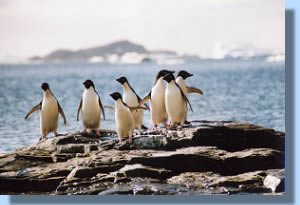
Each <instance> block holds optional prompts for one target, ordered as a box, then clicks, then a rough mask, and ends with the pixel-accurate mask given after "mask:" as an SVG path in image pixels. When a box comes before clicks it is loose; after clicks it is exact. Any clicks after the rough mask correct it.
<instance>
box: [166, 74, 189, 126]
mask: <svg viewBox="0 0 300 205" xmlns="http://www.w3.org/2000/svg"><path fill="white" fill-rule="evenodd" d="M163 79H164V80H165V81H167V83H168V84H167V88H166V92H165V103H166V110H167V113H168V117H169V119H170V122H171V126H172V127H174V126H176V125H183V124H184V122H185V118H186V114H187V110H188V107H187V104H189V106H190V108H191V110H192V111H193V108H192V106H191V104H190V102H189V100H188V99H187V97H186V96H185V94H184V93H183V91H182V90H181V88H180V86H179V85H178V84H177V83H176V82H175V77H174V75H173V74H171V73H169V74H168V75H166V76H164V78H163Z"/></svg>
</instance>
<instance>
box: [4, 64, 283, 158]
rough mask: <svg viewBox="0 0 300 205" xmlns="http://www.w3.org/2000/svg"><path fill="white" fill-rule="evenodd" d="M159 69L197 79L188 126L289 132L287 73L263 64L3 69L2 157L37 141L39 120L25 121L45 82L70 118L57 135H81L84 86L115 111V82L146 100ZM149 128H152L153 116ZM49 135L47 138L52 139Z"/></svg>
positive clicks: (118, 87) (106, 124) (111, 122)
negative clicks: (234, 125)
mask: <svg viewBox="0 0 300 205" xmlns="http://www.w3.org/2000/svg"><path fill="white" fill-rule="evenodd" d="M161 68H168V69H173V70H176V71H178V70H180V69H186V70H188V71H189V72H191V73H193V74H194V76H193V77H191V78H189V79H187V80H186V83H187V84H188V85H191V86H195V87H198V88H201V89H202V90H203V91H204V95H203V96H199V95H190V96H189V99H190V102H191V104H192V106H193V109H194V112H191V111H189V114H188V119H189V120H196V119H200V120H237V121H248V122H251V123H255V124H260V125H263V126H267V127H271V128H274V129H276V130H280V131H285V121H284V116H285V68H284V64H283V63H272V64H270V63H265V62H263V61H238V60H231V61H203V62H201V63H191V64H185V65H178V66H158V65H154V64H142V65H104V64H82V65H80V64H76V65H72V64H61V65H55V64H51V65H50V64H49V65H48V64H43V65H38V64H33V65H0V152H6V151H10V150H14V149H16V148H20V147H23V146H25V145H30V144H32V143H35V142H37V141H38V139H39V137H40V130H39V115H38V113H35V114H34V115H32V117H31V118H29V119H28V120H24V117H25V115H26V113H27V112H28V111H29V110H30V109H31V108H32V107H33V106H34V105H36V104H38V103H39V102H40V101H41V99H42V90H41V88H40V86H41V83H42V82H48V83H49V84H50V87H51V89H52V92H53V93H54V95H55V96H56V98H57V99H58V100H59V102H60V104H61V106H62V108H63V110H64V112H65V114H66V117H67V125H66V126H64V125H63V121H62V119H61V118H60V121H59V128H58V131H59V132H60V133H66V132H69V131H75V130H81V129H83V127H82V122H81V121H80V122H77V121H76V114H77V108H78V105H79V102H80V98H81V95H82V92H83V85H82V82H83V81H84V80H86V79H91V80H93V81H94V83H95V86H96V89H97V91H98V93H99V94H100V97H101V99H102V102H103V104H104V105H113V104H114V102H113V100H112V99H111V97H110V96H109V94H110V93H112V92H114V91H119V92H122V88H121V85H120V84H119V83H118V82H116V81H115V79H116V78H118V77H120V76H126V77H127V78H128V80H129V82H130V83H131V85H132V87H133V88H134V89H135V90H136V92H137V93H138V94H139V95H140V96H141V97H144V96H145V95H146V94H147V93H148V92H149V90H150V88H151V85H152V82H153V80H154V77H155V75H156V73H157V71H158V70H160V69H161ZM106 117H107V120H106V121H102V122H101V128H114V127H115V123H114V113H113V111H111V110H108V109H107V110H106ZM144 121H145V125H146V126H148V127H152V125H151V122H150V114H149V112H146V113H145V117H144ZM51 135H52V134H50V135H49V136H51Z"/></svg>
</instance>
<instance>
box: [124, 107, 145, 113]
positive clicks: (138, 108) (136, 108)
mask: <svg viewBox="0 0 300 205" xmlns="http://www.w3.org/2000/svg"><path fill="white" fill-rule="evenodd" d="M127 107H128V108H129V109H130V111H131V112H132V111H135V110H147V108H145V107H141V106H136V107H130V106H127Z"/></svg>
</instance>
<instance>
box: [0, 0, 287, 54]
mask: <svg viewBox="0 0 300 205" xmlns="http://www.w3.org/2000/svg"><path fill="white" fill-rule="evenodd" d="M0 28H1V30H0V57H3V56H18V57H28V56H33V55H45V54H47V53H49V52H51V51H53V50H54V49H57V48H68V49H80V48H87V47H92V46H98V45H103V44H107V43H110V42H113V41H116V40H120V39H128V40H130V41H133V42H137V43H140V44H143V45H144V46H146V48H148V49H170V50H174V51H177V52H180V53H188V54H198V55H201V56H207V55H211V54H212V52H213V51H214V48H215V46H216V45H220V44H225V45H229V46H232V45H234V46H240V45H242V46H243V47H245V48H247V47H249V48H256V49H260V50H261V49H262V50H270V51H273V52H284V46H285V44H284V1H283V0H159V1H158V0H0Z"/></svg>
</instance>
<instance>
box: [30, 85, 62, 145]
mask: <svg viewBox="0 0 300 205" xmlns="http://www.w3.org/2000/svg"><path fill="white" fill-rule="evenodd" d="M41 88H42V90H43V100H42V101H41V102H40V103H39V104H38V105H36V106H34V107H33V108H32V109H31V110H30V111H29V112H28V113H27V114H26V116H25V119H27V118H28V117H29V116H30V115H31V114H32V113H34V112H35V111H40V130H41V135H42V136H41V138H40V139H39V141H41V140H44V139H46V136H47V135H48V134H49V133H50V132H53V133H54V135H55V136H58V135H59V134H58V133H57V126H58V113H59V114H60V115H61V116H62V117H63V120H64V124H65V125H66V124H67V120H66V117H65V114H64V111H63V109H62V108H61V106H60V104H59V102H58V100H57V99H56V97H55V96H54V95H53V94H52V92H51V89H50V87H49V84H48V83H43V84H42V86H41Z"/></svg>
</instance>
